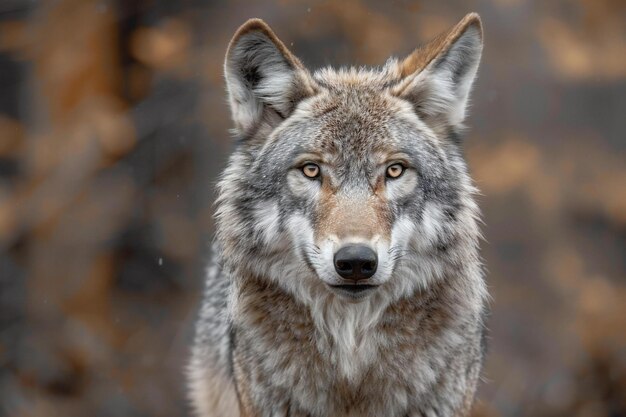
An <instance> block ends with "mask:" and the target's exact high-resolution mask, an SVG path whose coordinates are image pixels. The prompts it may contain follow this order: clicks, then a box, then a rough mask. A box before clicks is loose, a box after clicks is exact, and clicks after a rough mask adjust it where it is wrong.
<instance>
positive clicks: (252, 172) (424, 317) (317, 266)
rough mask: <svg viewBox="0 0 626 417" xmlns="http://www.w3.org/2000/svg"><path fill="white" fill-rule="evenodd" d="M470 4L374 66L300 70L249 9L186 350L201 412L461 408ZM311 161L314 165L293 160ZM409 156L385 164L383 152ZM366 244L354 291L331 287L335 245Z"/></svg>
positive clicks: (472, 278)
mask: <svg viewBox="0 0 626 417" xmlns="http://www.w3.org/2000/svg"><path fill="white" fill-rule="evenodd" d="M481 51H482V27H481V23H480V19H479V17H478V16H477V15H476V14H469V15H467V16H466V17H465V18H464V19H463V20H461V22H459V23H458V24H457V25H456V26H454V27H453V28H451V29H450V30H449V31H447V32H446V33H444V34H442V35H440V36H439V37H437V38H436V39H434V40H433V41H432V42H430V43H429V44H427V45H426V46H424V47H422V48H420V49H417V50H416V51H415V52H414V53H413V54H411V55H410V56H409V57H408V58H406V59H405V60H403V61H398V60H395V59H391V60H389V61H388V62H387V64H386V65H385V66H384V67H383V68H382V69H354V68H350V69H341V70H333V69H323V70H321V71H318V72H316V73H315V74H310V73H309V72H308V71H307V70H306V69H305V68H304V66H303V65H302V64H301V63H300V61H298V59H297V58H295V57H294V56H293V55H292V54H291V53H290V52H289V51H288V50H287V48H285V46H284V45H283V44H282V43H281V42H280V40H278V38H277V37H276V36H275V35H274V33H273V32H272V31H271V30H270V29H269V27H268V26H267V25H266V24H265V23H263V22H262V21H260V20H250V21H249V22H247V23H246V24H244V25H243V26H242V27H241V28H240V29H239V30H238V31H237V33H236V34H235V36H234V38H233V40H232V41H231V44H230V46H229V49H228V53H227V56H226V63H225V75H226V81H227V87H228V95H229V100H230V105H231V109H232V113H233V119H234V123H235V128H236V133H237V136H238V146H237V148H236V150H235V152H234V153H233V155H232V156H231V158H230V162H229V164H228V167H227V169H226V171H225V172H224V174H223V176H222V179H221V181H220V183H219V199H218V202H217V207H218V208H217V214H216V217H217V239H216V240H217V242H216V246H215V250H214V252H215V258H214V263H213V266H211V268H209V271H208V274H207V282H206V292H205V297H204V303H203V307H202V310H201V314H200V319H199V321H198V325H197V336H196V340H195V344H194V348H193V355H192V359H191V362H190V364H189V379H190V391H191V399H192V402H193V404H194V406H195V409H196V411H197V415H198V416H202V417H209V416H210V417H218V416H221V417H226V416H238V415H241V416H249V417H273V416H291V417H305V416H306V417H341V416H355V417H356V416H361V417H368V416H369V417H379V416H389V417H404V416H422V417H433V416H439V417H447V416H466V415H467V414H468V413H469V410H470V407H471V404H472V400H473V397H474V391H475V388H476V383H477V380H478V377H479V373H480V368H481V364H482V334H483V329H484V324H483V316H484V312H485V309H486V308H485V300H486V298H487V291H486V287H485V283H484V279H483V272H482V268H481V264H480V260H479V256H478V240H479V229H478V226H477V218H478V215H479V213H478V208H477V206H476V204H475V202H474V198H473V195H474V193H475V189H474V187H473V185H472V182H471V179H470V177H469V176H468V173H467V168H466V164H465V162H464V160H463V158H462V154H461V150H460V143H459V133H460V131H461V129H462V122H463V120H464V118H465V113H466V108H467V102H468V96H469V93H470V90H471V86H472V83H473V81H474V78H475V75H476V71H477V69H478V63H479V60H480V55H481ZM311 160H313V161H314V162H316V163H317V164H319V166H320V167H321V173H322V175H321V178H320V179H315V180H311V179H310V178H306V177H305V176H304V175H303V174H302V172H301V171H300V169H299V168H300V166H301V165H302V163H304V162H306V161H311ZM394 161H395V162H397V161H402V163H403V164H405V165H406V167H407V169H406V171H405V172H404V174H403V175H402V176H400V177H399V178H397V179H393V180H392V179H389V178H385V169H386V167H387V166H389V164H390V163H392V162H394ZM354 242H360V243H362V244H366V245H369V246H370V247H371V248H373V249H374V250H375V251H376V253H377V254H378V264H379V266H378V270H377V271H376V273H375V275H374V276H373V277H372V278H371V282H372V283H374V284H377V285H379V286H378V287H377V289H375V290H373V291H372V292H371V293H369V295H366V296H365V297H363V298H361V299H347V298H346V297H344V296H343V295H341V294H339V293H337V292H335V291H334V290H332V289H331V286H332V285H336V284H340V283H341V282H342V281H341V280H342V278H341V277H340V276H339V275H338V274H337V273H336V272H335V271H334V269H333V253H335V251H337V249H338V248H339V247H340V246H341V245H344V244H346V243H354Z"/></svg>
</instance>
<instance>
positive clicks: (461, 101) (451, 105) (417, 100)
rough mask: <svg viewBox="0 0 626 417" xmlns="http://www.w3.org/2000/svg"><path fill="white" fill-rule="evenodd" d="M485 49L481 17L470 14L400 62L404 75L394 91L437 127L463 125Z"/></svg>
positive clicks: (400, 70)
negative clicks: (470, 94)
mask: <svg viewBox="0 0 626 417" xmlns="http://www.w3.org/2000/svg"><path fill="white" fill-rule="evenodd" d="M482 49H483V32H482V24H481V21H480V17H479V16H478V15H477V14H476V13H470V14H468V15H466V16H465V17H464V18H463V19H462V20H461V21H460V22H459V23H457V24H456V25H455V26H454V27H452V28H451V29H449V30H448V31H446V32H444V33H442V34H441V35H439V36H438V37H437V38H435V39H433V40H432V41H431V42H429V43H428V44H426V45H425V46H423V47H421V48H419V49H417V50H415V51H414V52H413V53H412V54H411V55H409V56H408V57H407V58H406V59H405V60H404V61H402V62H401V63H400V64H399V72H400V75H401V77H403V78H402V81H401V82H400V83H399V84H397V85H396V86H395V87H394V88H393V89H392V93H394V94H396V95H397V96H399V97H402V98H404V99H406V100H409V101H410V102H411V103H412V104H413V106H414V108H415V111H416V112H417V113H418V115H419V116H420V117H421V118H422V119H423V120H424V121H425V122H426V123H428V124H430V125H431V126H433V127H434V128H440V127H445V126H452V127H461V126H462V123H463V120H464V119H465V111H466V109H467V103H468V98H469V93H470V90H471V88H472V83H473V82H474V79H475V78H476V71H477V70H478V64H479V62H480V56H481V53H482Z"/></svg>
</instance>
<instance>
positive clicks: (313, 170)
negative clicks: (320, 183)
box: [302, 163, 320, 179]
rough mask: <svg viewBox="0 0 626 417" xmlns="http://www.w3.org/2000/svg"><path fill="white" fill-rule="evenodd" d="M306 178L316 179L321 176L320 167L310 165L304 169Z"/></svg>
mask: <svg viewBox="0 0 626 417" xmlns="http://www.w3.org/2000/svg"><path fill="white" fill-rule="evenodd" d="M302 173H303V174H304V176H305V177H307V178H311V179H315V178H317V177H319V176H320V167H319V166H318V165H316V164H312V163H308V164H306V165H304V166H303V167H302Z"/></svg>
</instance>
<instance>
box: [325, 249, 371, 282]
mask: <svg viewBox="0 0 626 417" xmlns="http://www.w3.org/2000/svg"><path fill="white" fill-rule="evenodd" d="M334 263H335V271H337V273H338V274H339V275H341V277H342V278H345V279H349V280H352V281H355V282H356V281H359V280H364V279H367V278H370V277H371V276H372V275H374V274H375V273H376V268H377V267H378V256H377V255H376V252H374V251H373V250H372V249H371V248H370V247H368V246H365V245H346V246H344V247H342V248H341V249H339V250H338V251H337V253H335V257H334Z"/></svg>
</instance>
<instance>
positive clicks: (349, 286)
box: [332, 284, 377, 292]
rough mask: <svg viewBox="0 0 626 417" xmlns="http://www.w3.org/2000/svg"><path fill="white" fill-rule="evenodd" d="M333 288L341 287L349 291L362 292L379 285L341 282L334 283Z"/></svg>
mask: <svg viewBox="0 0 626 417" xmlns="http://www.w3.org/2000/svg"><path fill="white" fill-rule="evenodd" d="M332 287H333V288H339V289H342V290H345V291H349V292H362V291H367V290H369V289H372V288H376V287H377V285H368V284H340V285H333V286H332Z"/></svg>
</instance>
